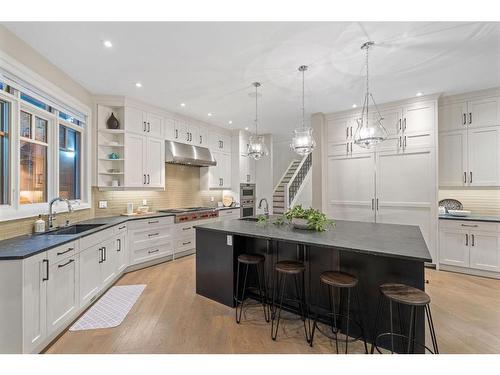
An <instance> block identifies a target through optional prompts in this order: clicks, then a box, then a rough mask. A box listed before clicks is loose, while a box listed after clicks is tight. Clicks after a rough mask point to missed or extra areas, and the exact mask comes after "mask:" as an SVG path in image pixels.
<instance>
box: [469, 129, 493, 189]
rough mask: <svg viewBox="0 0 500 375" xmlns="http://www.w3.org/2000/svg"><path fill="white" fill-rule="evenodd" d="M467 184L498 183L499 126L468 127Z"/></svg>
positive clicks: (489, 184)
mask: <svg viewBox="0 0 500 375" xmlns="http://www.w3.org/2000/svg"><path fill="white" fill-rule="evenodd" d="M467 144H468V149H469V173H468V178H469V185H471V186H499V185H500V160H499V158H500V127H498V126H497V127H488V128H479V129H476V128H469V131H468V138H467Z"/></svg>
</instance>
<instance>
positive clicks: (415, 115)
mask: <svg viewBox="0 0 500 375" xmlns="http://www.w3.org/2000/svg"><path fill="white" fill-rule="evenodd" d="M434 113H435V103H434V102H424V103H416V104H412V105H410V106H407V107H405V108H404V109H403V124H402V131H403V133H404V134H422V133H429V132H433V131H434V127H435V118H434Z"/></svg>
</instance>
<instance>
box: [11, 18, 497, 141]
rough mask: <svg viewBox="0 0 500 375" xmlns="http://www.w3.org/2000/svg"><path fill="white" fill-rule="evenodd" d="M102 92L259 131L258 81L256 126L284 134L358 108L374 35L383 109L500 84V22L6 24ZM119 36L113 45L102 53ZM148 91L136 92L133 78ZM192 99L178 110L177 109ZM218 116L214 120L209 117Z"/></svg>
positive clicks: (373, 67)
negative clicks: (420, 96) (367, 45)
mask: <svg viewBox="0 0 500 375" xmlns="http://www.w3.org/2000/svg"><path fill="white" fill-rule="evenodd" d="M4 25H5V26H6V27H7V28H9V29H10V30H11V31H12V32H14V33H15V34H16V35H18V36H19V37H20V38H22V39H23V40H25V41H26V42H27V43H29V44H30V45H31V46H32V47H33V48H35V49H36V50H38V51H39V52H40V53H41V54H43V55H44V56H46V57H47V58H48V59H49V60H50V61H51V62H52V63H54V64H55V65H56V66H58V67H59V68H61V69H62V70H64V71H65V72H66V73H68V74H69V75H70V76H71V77H73V78H74V79H75V80H77V81H78V82H80V83H81V84H82V85H83V86H84V87H85V88H87V89H88V90H89V91H90V92H92V93H94V94H115V95H127V96H131V97H134V98H137V99H140V100H142V101H145V102H149V103H151V104H155V105H158V106H161V107H164V108H166V109H168V110H171V111H176V112H179V113H183V114H186V115H189V116H192V117H195V118H198V119H200V120H203V121H207V122H210V123H213V124H215V125H221V126H227V123H228V121H229V120H232V121H233V125H231V126H232V127H237V128H243V127H245V126H253V118H254V101H253V100H254V99H253V98H252V97H250V96H249V93H251V92H252V91H253V88H252V87H251V83H252V82H254V81H260V82H261V83H262V88H261V93H262V97H261V98H260V102H259V106H260V109H261V110H260V115H259V117H260V119H261V121H260V128H259V131H262V132H270V133H273V134H279V135H282V136H283V135H288V134H290V133H291V131H292V130H293V129H294V127H295V126H297V125H298V124H299V123H300V116H301V109H300V102H301V96H300V95H301V79H300V73H299V72H298V71H297V67H298V66H299V65H302V64H306V65H309V66H310V70H309V71H308V72H307V73H306V112H307V114H311V113H314V112H333V111H338V110H343V109H348V108H350V107H351V106H352V104H353V103H356V104H358V105H360V101H361V100H362V98H363V86H364V59H365V57H364V55H363V53H362V51H361V50H360V46H361V44H362V43H363V42H365V41H366V40H368V39H369V40H373V41H375V43H376V44H377V46H376V47H375V48H374V49H373V52H372V53H371V58H370V60H371V64H370V72H371V77H372V78H373V79H372V82H371V88H372V92H373V95H374V97H375V100H377V102H379V103H382V102H386V101H391V100H396V99H402V98H407V97H412V96H414V95H415V94H416V93H417V92H423V93H424V94H431V93H437V92H446V93H457V92H463V91H469V90H475V89H481V88H488V87H494V86H500V23H448V22H397V23H391V22H376V23H374V22H366V23H357V22H301V23H297V22H295V23H293V22H268V23H256V22H249V23H237V22H226V23H223V22H212V23H207V22H205V23H203V22H179V23H175V22H160V23H152V22H150V23H146V22H133V23H130V22H129V23H123V22H103V23H96V22H92V23H69V22H68V23H55V22H47V23H36V22H9V23H4ZM102 40H111V41H112V42H113V47H112V48H110V49H107V48H105V47H103V45H102V42H101V41H102ZM137 81H140V82H141V83H142V84H143V87H142V88H140V89H138V88H136V87H135V82H137ZM182 102H184V103H186V107H184V108H181V107H180V103H182ZM208 112H211V113H213V114H214V115H213V116H212V117H208V116H207V113H208Z"/></svg>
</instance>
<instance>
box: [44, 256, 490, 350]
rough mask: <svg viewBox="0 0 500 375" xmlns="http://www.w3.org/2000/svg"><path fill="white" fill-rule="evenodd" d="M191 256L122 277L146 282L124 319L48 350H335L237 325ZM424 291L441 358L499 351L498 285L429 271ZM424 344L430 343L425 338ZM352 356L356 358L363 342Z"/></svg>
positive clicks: (284, 329)
mask: <svg viewBox="0 0 500 375" xmlns="http://www.w3.org/2000/svg"><path fill="white" fill-rule="evenodd" d="M194 269H195V258H194V256H189V257H186V258H183V259H179V260H176V261H174V262H167V263H163V264H160V265H157V266H153V267H150V268H147V269H143V270H139V271H135V272H131V273H128V274H126V275H124V276H123V277H122V278H121V279H120V280H119V281H118V282H117V284H118V285H126V284H147V287H146V289H145V291H144V292H143V294H142V296H141V297H140V298H139V300H138V302H137V303H136V304H135V306H134V307H133V308H132V310H131V311H130V313H129V314H128V316H127V317H126V318H125V320H124V322H123V323H122V324H121V325H120V326H118V327H116V328H110V329H100V330H91V331H78V332H69V331H66V332H65V333H64V334H63V335H62V336H61V337H60V338H59V339H58V340H57V341H56V342H54V343H53V344H52V346H50V347H49V348H48V349H47V351H46V352H47V353H333V352H334V344H332V343H331V342H330V341H329V340H328V339H326V338H324V337H323V336H322V335H316V337H315V345H314V347H313V348H311V347H309V345H308V344H307V343H306V342H305V338H304V333H303V328H302V322H301V321H300V320H299V321H297V320H287V321H285V323H284V324H283V325H280V326H281V327H280V333H279V336H278V340H277V341H276V342H275V341H272V340H271V337H270V330H271V329H270V325H269V324H266V323H265V321H264V319H263V316H262V309H261V308H259V307H258V306H255V307H251V308H249V309H248V310H247V312H246V314H247V317H246V320H244V321H243V322H242V323H241V325H237V324H236V323H235V321H234V310H233V309H231V308H229V307H226V306H224V305H221V304H218V303H216V302H213V301H211V300H208V299H206V298H204V297H201V296H198V295H196V293H195V272H194ZM426 277H427V279H428V280H429V284H427V291H428V292H429V294H430V295H431V298H432V305H431V306H432V312H433V318H434V324H435V327H436V333H437V337H438V343H439V349H440V352H441V353H500V281H499V280H492V279H485V278H479V277H474V276H466V275H459V274H454V273H449V272H443V271H441V272H438V271H435V270H427V271H426ZM429 342H430V341H429ZM349 352H350V353H356V352H358V353H362V352H363V347H362V344H361V343H355V344H354V345H352V347H351V344H350V348H349Z"/></svg>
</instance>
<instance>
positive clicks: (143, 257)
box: [132, 241, 174, 264]
mask: <svg viewBox="0 0 500 375" xmlns="http://www.w3.org/2000/svg"><path fill="white" fill-rule="evenodd" d="M173 253H174V248H173V246H172V241H168V242H166V243H164V244H162V245H158V246H153V247H148V248H145V249H138V250H135V251H133V252H132V264H138V263H142V262H146V261H148V260H151V259H155V258H160V257H163V256H168V255H172V254H173Z"/></svg>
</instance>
